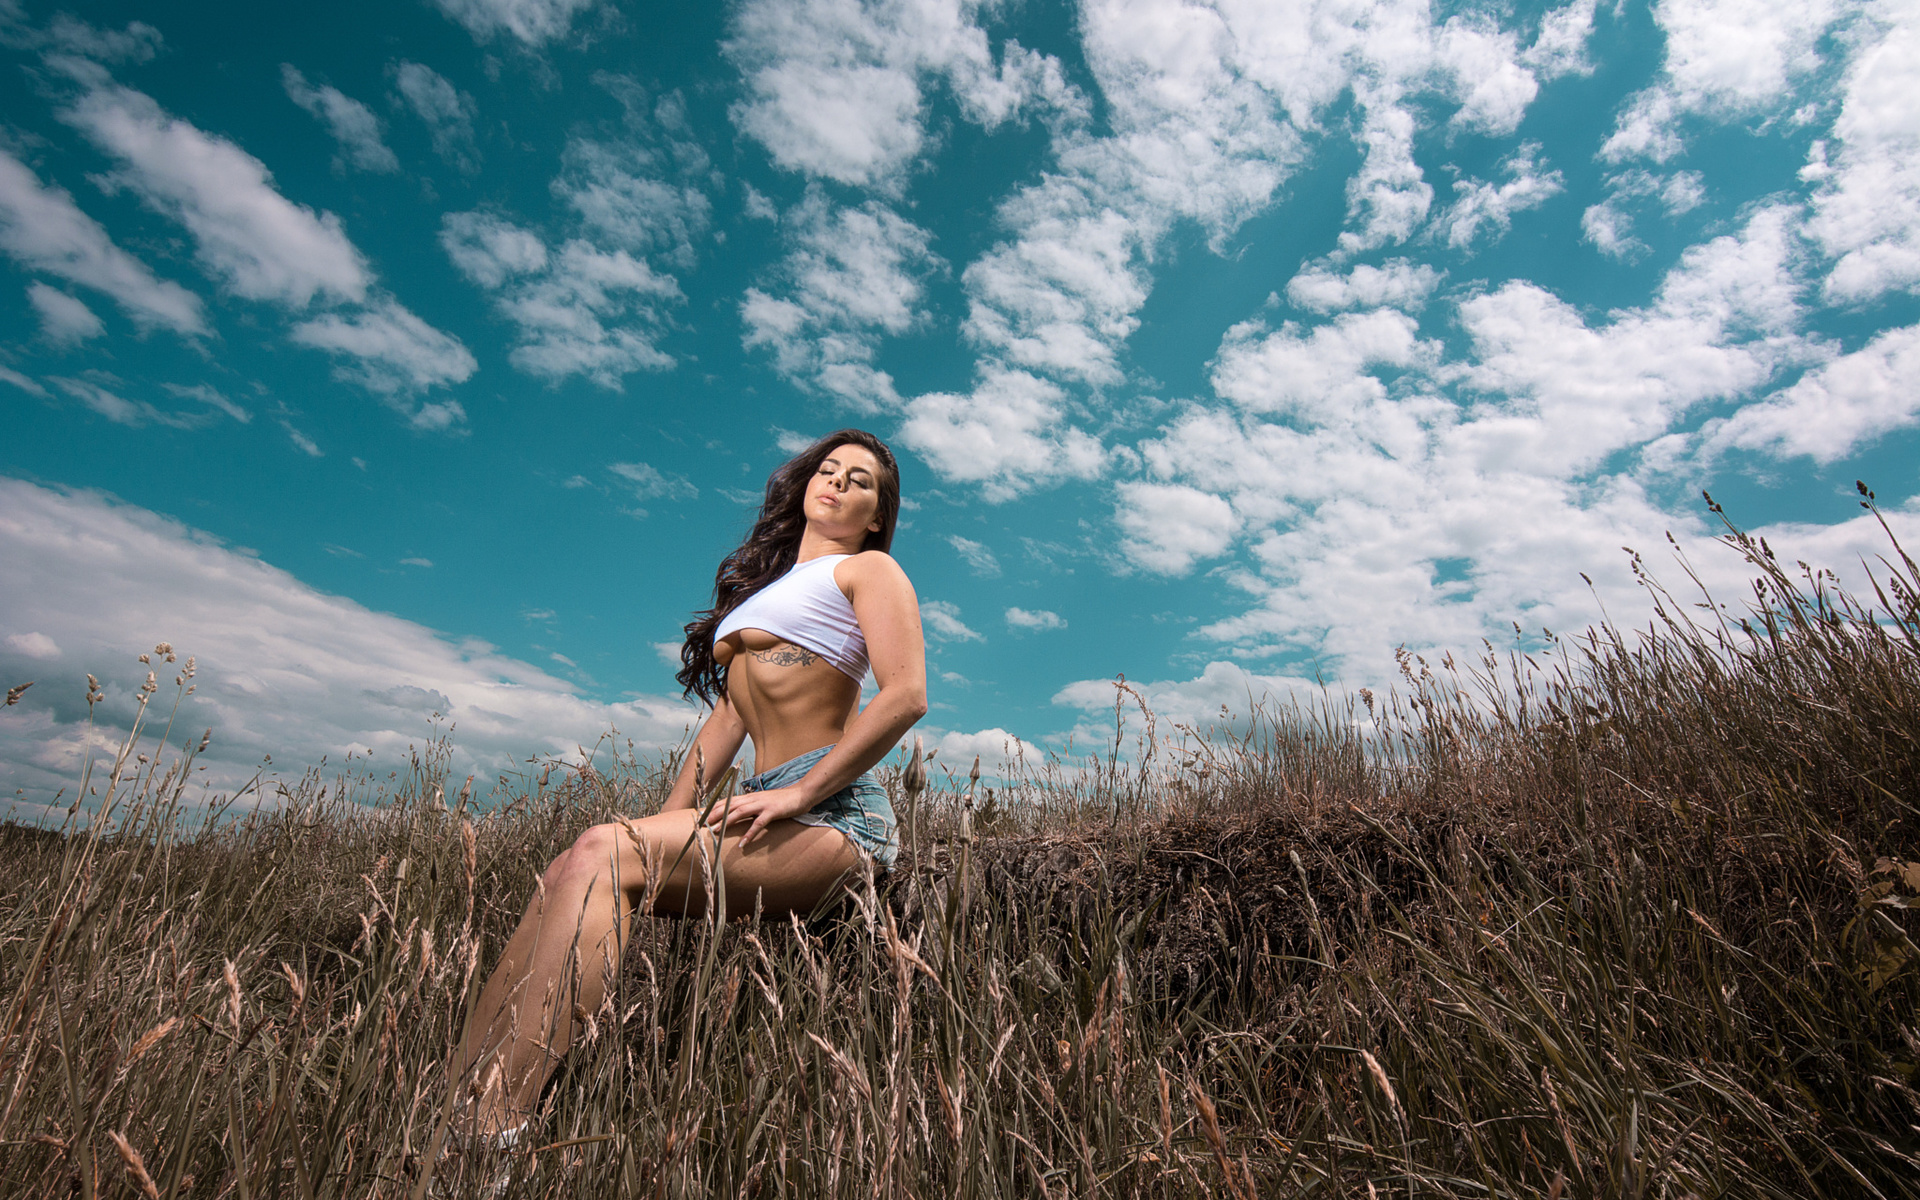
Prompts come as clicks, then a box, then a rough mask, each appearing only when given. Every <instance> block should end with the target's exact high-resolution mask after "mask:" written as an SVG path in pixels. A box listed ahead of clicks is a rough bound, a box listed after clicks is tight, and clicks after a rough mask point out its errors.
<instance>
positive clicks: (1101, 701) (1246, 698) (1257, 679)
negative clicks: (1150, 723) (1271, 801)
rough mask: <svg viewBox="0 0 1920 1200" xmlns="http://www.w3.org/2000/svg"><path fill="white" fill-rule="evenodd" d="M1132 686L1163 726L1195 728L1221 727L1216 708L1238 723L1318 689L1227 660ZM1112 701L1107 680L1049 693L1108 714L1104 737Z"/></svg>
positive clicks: (1303, 681) (1064, 701)
mask: <svg viewBox="0 0 1920 1200" xmlns="http://www.w3.org/2000/svg"><path fill="white" fill-rule="evenodd" d="M1130 682H1132V681H1130ZM1133 686H1134V687H1136V688H1138V689H1139V690H1140V693H1141V694H1142V695H1144V696H1145V697H1146V698H1147V707H1148V708H1150V709H1152V710H1153V714H1154V716H1156V717H1158V718H1159V719H1160V720H1161V721H1162V722H1163V723H1173V722H1178V723H1179V724H1182V725H1189V726H1192V727H1193V728H1196V729H1205V728H1206V727H1207V726H1209V725H1222V724H1225V723H1226V720H1225V718H1224V717H1223V715H1222V710H1226V711H1227V712H1229V713H1232V714H1233V715H1235V716H1237V717H1238V718H1240V719H1241V721H1242V722H1244V720H1245V718H1246V715H1247V711H1248V710H1249V709H1250V708H1252V707H1253V706H1254V705H1257V704H1272V703H1274V702H1276V701H1277V702H1280V703H1285V702H1286V701H1287V700H1289V699H1291V698H1293V697H1295V696H1312V695H1314V694H1316V693H1317V692H1318V691H1319V685H1318V684H1317V683H1316V682H1315V681H1313V680H1311V679H1302V678H1299V677H1297V676H1290V675H1262V674H1257V673H1255V672H1252V671H1249V670H1247V669H1246V668H1245V667H1243V666H1241V665H1240V664H1238V663H1231V662H1211V663H1208V664H1207V666H1206V668H1205V669H1204V670H1203V671H1201V672H1200V674H1199V675H1197V676H1195V677H1194V678H1192V679H1162V680H1155V681H1154V682H1151V683H1140V682H1133ZM1113 697H1114V682H1113V680H1111V679H1082V680H1079V681H1077V682H1074V683H1070V684H1068V685H1067V686H1065V687H1063V688H1061V689H1060V690H1059V691H1058V692H1056V693H1055V694H1054V697H1053V702H1054V703H1055V704H1057V705H1060V706H1061V707H1063V708H1076V709H1079V710H1080V711H1081V712H1084V713H1088V714H1099V713H1102V712H1105V713H1107V714H1109V720H1108V721H1107V728H1106V736H1108V737H1112V736H1113V725H1112V721H1111V714H1112V712H1113Z"/></svg>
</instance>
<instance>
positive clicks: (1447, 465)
mask: <svg viewBox="0 0 1920 1200" xmlns="http://www.w3.org/2000/svg"><path fill="white" fill-rule="evenodd" d="M1796 215H1797V211H1796V210H1795V209H1793V208H1791V207H1775V208H1768V209H1761V210H1759V211H1757V212H1755V213H1754V214H1753V215H1752V216H1751V217H1750V218H1749V220H1748V222H1747V224H1746V226H1745V227H1744V228H1743V229H1742V230H1741V231H1740V232H1739V233H1738V234H1736V235H1730V236H1726V237H1721V238H1716V239H1714V240H1712V241H1710V242H1707V243H1704V244H1702V245H1699V246H1696V247H1694V248H1693V249H1692V250H1690V251H1689V252H1688V253H1687V254H1685V255H1683V256H1682V259H1681V261H1680V263H1679V264H1678V265H1677V266H1676V267H1675V268H1674V269H1672V270H1671V271H1669V272H1668V274H1667V276H1666V278H1665V280H1664V281H1663V283H1662V284H1661V287H1660V289H1659V291H1658V293H1657V295H1656V296H1655V297H1654V299H1653V301H1652V302H1651V303H1649V304H1648V305H1646V306H1645V307H1643V308H1639V309H1629V310H1624V311H1620V312H1615V313H1612V314H1609V315H1608V317H1607V318H1606V319H1605V320H1604V321H1595V322H1592V323H1589V321H1588V320H1587V319H1584V318H1583V317H1582V316H1581V315H1580V314H1578V313H1577V312H1576V311H1575V310H1574V309H1573V308H1572V307H1571V306H1570V305H1568V304H1566V303H1565V302H1564V301H1562V300H1560V299H1559V298H1557V297H1555V296H1553V295H1551V294H1549V293H1547V292H1546V291H1544V290H1543V289H1541V288H1538V287H1537V286H1535V285H1532V284H1528V283H1523V282H1512V283H1508V284H1506V285H1505V286H1503V287H1500V288H1498V289H1497V290H1495V291H1493V292H1490V293H1487V294H1484V295H1481V296H1477V297H1474V298H1472V299H1469V300H1467V301H1466V302H1465V303H1463V304H1462V305H1461V306H1460V308H1459V323H1460V327H1461V328H1462V329H1463V331H1464V332H1465V333H1466V335H1467V343H1468V344H1467V346H1466V347H1465V349H1466V351H1467V353H1466V354H1465V356H1464V357H1462V358H1460V359H1458V360H1448V359H1445V358H1443V357H1442V356H1441V355H1440V353H1439V350H1438V347H1437V346H1436V347H1431V348H1427V347H1424V346H1423V345H1422V344H1421V343H1419V342H1418V341H1417V340H1415V339H1414V335H1413V334H1412V331H1411V329H1410V327H1407V326H1403V327H1402V329H1403V332H1400V333H1396V332H1395V330H1394V324H1393V323H1394V322H1405V321H1407V318H1405V317H1404V316H1402V315H1401V314H1398V313H1393V312H1390V311H1387V310H1376V311H1374V312H1366V313H1348V314H1344V315H1342V316H1341V317H1338V318H1335V319H1333V320H1331V321H1328V322H1326V323H1325V324H1323V325H1320V326H1318V327H1316V328H1313V329H1301V328H1298V327H1294V326H1291V325H1289V326H1286V327H1283V328H1282V329H1281V330H1279V331H1277V332H1275V333H1272V334H1267V333H1265V332H1264V330H1263V329H1262V327H1261V326H1259V325H1258V324H1255V323H1248V324H1246V325H1243V326H1240V327H1236V329H1235V330H1234V331H1233V332H1232V333H1231V334H1230V335H1229V336H1228V337H1227V338H1226V339H1225V340H1224V341H1223V345H1222V350H1221V354H1220V357H1219V359H1218V361H1217V362H1216V366H1215V387H1216V390H1217V391H1218V392H1219V393H1220V394H1221V395H1222V397H1223V398H1225V399H1227V400H1229V401H1231V402H1232V405H1233V407H1232V408H1209V407H1205V406H1202V405H1200V404H1193V405H1190V406H1188V407H1186V408H1185V409H1183V410H1182V411H1181V412H1180V413H1179V415H1178V416H1177V417H1176V418H1175V419H1173V420H1172V421H1171V422H1170V423H1169V424H1167V425H1166V426H1164V427H1163V428H1162V430H1161V434H1160V436H1159V437H1158V438H1156V439H1153V440H1150V441H1149V442H1147V443H1146V444H1144V445H1142V446H1141V448H1140V452H1141V456H1142V459H1143V462H1144V464H1145V466H1146V468H1147V470H1148V472H1149V474H1150V476H1151V478H1152V480H1153V482H1152V483H1143V484H1136V485H1134V486H1135V487H1137V488H1140V489H1141V490H1140V491H1138V492H1137V493H1135V494H1134V495H1132V496H1127V495H1126V493H1124V492H1123V497H1124V499H1123V504H1122V507H1121V509H1120V511H1119V512H1118V513H1116V524H1117V525H1118V527H1119V529H1120V532H1121V534H1122V551H1123V553H1125V554H1127V555H1128V556H1129V557H1130V558H1131V559H1132V560H1133V561H1134V562H1135V563H1137V564H1138V565H1140V566H1142V567H1145V568H1147V569H1153V570H1160V571H1168V572H1179V571H1185V570H1190V569H1192V567H1193V565H1194V564H1195V563H1197V562H1198V561H1200V560H1201V559H1203V558H1205V557H1207V555H1208V553H1224V552H1225V551H1226V550H1227V549H1228V548H1229V546H1230V545H1231V543H1232V542H1233V541H1234V540H1236V539H1237V540H1239V541H1241V542H1243V543H1244V544H1246V545H1247V546H1248V548H1249V553H1248V555H1247V557H1246V558H1245V559H1243V560H1238V561H1235V562H1232V563H1229V564H1227V565H1225V566H1223V567H1221V568H1219V570H1218V572H1217V577H1218V578H1219V580H1220V581H1221V582H1222V583H1223V584H1225V585H1226V586H1228V587H1230V588H1233V589H1236V590H1238V591H1240V592H1243V593H1244V594H1246V595H1247V597H1248V598H1249V603H1248V606H1247V608H1246V609H1245V610H1244V611H1242V612H1240V613H1238V614H1236V615H1233V616H1229V617H1227V618H1226V619H1223V620H1219V621H1216V622H1214V623H1212V624H1211V625H1208V626H1206V627H1204V628H1202V629H1201V630H1199V631H1198V635H1199V636H1200V637H1202V638H1205V639H1208V640H1211V641H1215V642H1218V643H1220V644H1221V645H1222V647H1223V648H1224V649H1226V650H1227V653H1226V654H1224V655H1223V657H1231V658H1233V659H1235V660H1239V661H1250V660H1258V659H1260V658H1263V657H1269V656H1289V657H1293V658H1296V659H1301V658H1308V657H1311V659H1312V661H1314V662H1315V663H1316V664H1318V666H1319V669H1322V670H1324V671H1325V672H1326V673H1327V674H1328V675H1329V677H1338V678H1340V679H1341V680H1342V681H1343V682H1344V683H1346V684H1349V685H1354V684H1358V683H1369V682H1370V683H1374V684H1376V685H1377V684H1382V683H1389V682H1391V680H1392V677H1393V674H1394V664H1393V662H1392V660H1391V658H1390V656H1389V653H1388V652H1389V650H1390V648H1391V647H1393V646H1395V645H1398V644H1402V643H1404V644H1406V645H1408V646H1410V647H1413V648H1415V649H1421V648H1426V647H1437V646H1445V647H1456V648H1458V647H1466V646H1469V645H1471V644H1473V643H1474V642H1475V641H1476V640H1477V639H1479V638H1480V637H1482V636H1486V637H1492V638H1495V639H1496V641H1498V640H1499V634H1500V630H1501V629H1502V628H1503V627H1505V628H1506V629H1507V636H1508V637H1511V633H1512V631H1511V627H1510V626H1507V625H1506V624H1505V623H1506V622H1510V621H1518V622H1521V623H1523V624H1524V625H1525V626H1526V627H1528V628H1529V629H1531V630H1537V629H1538V628H1540V627H1541V626H1542V625H1546V626H1550V627H1552V628H1555V629H1562V630H1566V629H1577V628H1579V627H1581V626H1583V625H1585V624H1586V623H1587V622H1589V621H1592V620H1594V619H1596V618H1597V617H1598V615H1599V610H1598V608H1597V607H1596V601H1595V598H1594V597H1593V596H1592V595H1590V594H1589V593H1588V590H1587V585H1586V584H1585V583H1584V582H1583V581H1582V579H1581V578H1580V572H1582V571H1585V572H1587V573H1588V574H1589V575H1591V576H1592V577H1593V579H1594V584H1595V588H1596V589H1597V591H1598V593H1599V601H1600V602H1602V603H1605V604H1606V605H1608V606H1609V607H1610V608H1611V609H1612V611H1613V612H1614V614H1615V616H1616V617H1620V616H1621V615H1622V614H1627V613H1631V612H1637V611H1641V605H1642V602H1643V598H1642V596H1641V593H1640V592H1639V590H1638V587H1637V585H1636V583H1635V581H1634V579H1633V578H1632V576H1631V574H1630V573H1629V572H1628V571H1626V570H1625V569H1624V564H1623V561H1622V559H1623V556H1622V555H1621V554H1620V551H1619V547H1620V546H1622V545H1634V546H1638V547H1641V548H1648V549H1651V548H1653V547H1655V546H1656V545H1657V544H1658V543H1659V542H1660V541H1661V539H1662V535H1663V534H1664V532H1665V531H1667V530H1669V529H1671V530H1673V531H1674V532H1675V534H1676V536H1677V537H1679V538H1680V539H1681V542H1682V544H1683V546H1686V547H1687V548H1688V550H1689V553H1690V554H1691V555H1693V556H1694V558H1695V559H1696V561H1698V560H1699V559H1700V558H1701V557H1702V554H1701V550H1702V546H1703V544H1704V543H1705V537H1704V535H1706V534H1707V533H1708V532H1710V531H1708V530H1706V529H1705V528H1704V527H1703V526H1702V525H1701V523H1700V522H1699V521H1698V520H1697V519H1696V518H1694V517H1693V516H1691V515H1688V514H1685V513H1680V514H1675V513H1672V512H1669V511H1666V510H1665V509H1663V508H1662V507H1661V506H1660V504H1658V503H1657V502H1656V500H1655V499H1654V498H1653V497H1652V496H1650V495H1649V494H1648V492H1647V489H1646V487H1645V486H1644V485H1643V484H1642V483H1641V482H1640V481H1639V479H1638V478H1637V477H1636V475H1635V474H1634V470H1635V468H1634V466H1633V462H1634V459H1633V452H1634V451H1636V450H1639V449H1641V448H1645V447H1649V446H1651V445H1652V444H1653V443H1655V442H1656V441H1658V440H1660V439H1663V438H1667V437H1669V436H1671V435H1673V434H1674V432H1675V430H1676V429H1678V428H1683V422H1684V420H1685V419H1686V418H1687V417H1689V416H1690V415H1691V414H1694V413H1696V412H1698V411H1699V410H1700V409H1701V408H1702V407H1704V406H1705V405H1706V404H1708V403H1710V402H1716V401H1718V402H1738V401H1739V400H1740V399H1742V398H1744V397H1746V396H1749V395H1752V394H1753V393H1755V392H1756V391H1757V390H1759V389H1761V388H1764V387H1765V386H1766V385H1767V384H1768V382H1769V381H1770V380H1772V379H1773V378H1774V377H1775V376H1776V374H1777V373H1778V372H1780V371H1781V370H1782V369H1784V368H1785V367H1788V366H1791V365H1794V364H1799V363H1806V362H1809V361H1817V360H1818V358H1819V356H1820V354H1821V353H1822V350H1821V348H1820V347H1819V345H1818V344H1815V343H1810V342H1809V341H1808V340H1807V339H1806V338H1805V337H1804V335H1802V334H1800V333H1799V332H1798V322H1799V319H1800V315H1801V312H1800V308H1799V305H1798V302H1797V296H1798V293H1799V289H1800V286H1801V276H1800V275H1799V274H1797V272H1796V265H1795V264H1796V255H1797V243H1796V239H1795V236H1794V233H1795V221H1794V218H1795V216H1796ZM1362 322H1365V323H1366V324H1365V325H1363V324H1362ZM1343 323H1345V324H1344V327H1343ZM1399 364H1405V365H1399ZM1381 367H1385V368H1387V369H1386V371H1384V372H1382V371H1381V370H1380V368H1381ZM1315 372H1319V373H1320V374H1318V375H1316V374H1315ZM1376 375H1377V376H1378V377H1373V378H1369V377H1370V376H1376ZM1303 381H1304V382H1303ZM1329 391H1331V392H1333V393H1335V394H1338V395H1340V396H1341V397H1342V398H1343V399H1342V401H1341V403H1338V404H1329V403H1325V402H1324V401H1323V400H1322V396H1323V394H1324V393H1327V392H1329ZM1449 392H1453V393H1455V394H1453V395H1449V394H1448V393H1449ZM1274 413H1278V414H1280V415H1281V416H1282V417H1283V418H1284V419H1283V420H1278V421H1276V420H1274V419H1272V417H1271V416H1270V415H1269V414H1274ZM1623 452H1626V453H1625V454H1624V455H1623ZM1623 463H1624V464H1625V465H1624V466H1623V465H1622V464H1623ZM1148 487H1154V488H1166V489H1170V490H1167V491H1162V492H1152V491H1146V490H1145V489H1146V488H1148ZM1171 489H1180V490H1171ZM1714 569H1715V570H1721V568H1720V567H1716V568H1714ZM1729 570H1731V568H1729ZM1733 574H1737V572H1733ZM1725 577H1730V576H1716V579H1724V578H1725ZM1106 702H1107V703H1111V693H1110V691H1109V693H1108V695H1107V698H1106Z"/></svg>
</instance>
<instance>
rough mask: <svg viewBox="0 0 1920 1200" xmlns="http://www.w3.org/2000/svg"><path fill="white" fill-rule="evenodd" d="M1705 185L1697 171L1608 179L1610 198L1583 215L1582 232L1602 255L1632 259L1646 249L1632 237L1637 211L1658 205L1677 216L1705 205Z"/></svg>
mask: <svg viewBox="0 0 1920 1200" xmlns="http://www.w3.org/2000/svg"><path fill="white" fill-rule="evenodd" d="M1706 198H1707V192H1706V184H1705V182H1704V180H1703V179H1702V177H1701V175H1700V172H1698V171H1675V172H1673V173H1672V174H1671V175H1666V176H1660V175H1655V174H1653V173H1651V172H1649V171H1643V170H1640V169H1638V168H1636V169H1634V170H1631V171H1621V172H1619V173H1617V174H1615V175H1612V176H1609V177H1608V179H1607V197H1606V199H1604V200H1602V201H1601V202H1600V203H1598V204H1594V205H1590V206H1588V208H1587V210H1586V211H1585V212H1584V213H1582V214H1581V217H1580V230H1581V233H1582V235H1583V237H1584V238H1585V240H1586V241H1588V242H1591V243H1593V245H1594V247H1595V248H1596V249H1598V250H1599V251H1600V252H1601V253H1602V254H1606V255H1609V256H1611V257H1613V258H1630V257H1632V256H1634V255H1636V254H1638V253H1639V252H1641V251H1643V250H1645V249H1646V243H1644V242H1642V241H1641V240H1640V239H1639V238H1637V237H1634V236H1633V232H1632V230H1633V222H1634V214H1635V210H1636V209H1638V208H1641V207H1644V206H1645V204H1646V203H1648V202H1650V201H1652V202H1658V203H1659V205H1660V206H1661V207H1662V208H1664V209H1665V210H1666V212H1667V215H1668V216H1678V215H1679V214H1680V213H1684V212H1689V211H1691V210H1693V209H1695V208H1698V207H1699V206H1700V205H1701V204H1702V203H1704V202H1705V201H1706Z"/></svg>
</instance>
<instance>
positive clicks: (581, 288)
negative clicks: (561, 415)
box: [440, 212, 681, 391]
mask: <svg viewBox="0 0 1920 1200" xmlns="http://www.w3.org/2000/svg"><path fill="white" fill-rule="evenodd" d="M440 244H441V246H442V247H443V248H444V249H445V250H446V251H447V255H448V257H449V258H451V259H452V260H453V263H454V265H455V266H456V267H458V268H459V269H460V270H461V272H462V273H464V274H465V275H466V276H467V278H469V279H471V280H473V281H474V282H475V283H477V284H479V285H481V286H482V287H485V288H488V289H489V290H491V291H493V292H494V293H495V295H494V307H495V309H496V310H497V311H499V312H500V314H501V315H502V316H505V317H506V318H507V319H508V320H510V321H512V322H513V323H514V324H515V325H516V326H517V327H518V329H519V339H518V344H517V345H516V346H515V347H514V349H513V352H512V354H511V355H510V359H511V361H512V362H513V364H514V366H516V367H518V368H520V369H521V370H522V371H525V372H527V373H528V374H530V375H537V376H540V377H542V378H545V379H547V380H549V381H552V382H558V381H560V380H562V379H565V378H567V377H568V376H570V375H584V376H585V377H586V378H588V379H590V380H592V381H593V382H594V383H597V384H599V385H600V386H601V387H604V388H607V389H609V390H612V391H619V390H620V389H621V386H622V385H621V380H622V379H623V378H624V377H625V376H627V375H630V374H632V373H633V372H635V371H639V370H655V371H658V370H665V369H666V368H668V367H671V366H672V365H673V359H672V358H671V357H669V356H668V355H667V354H666V353H665V352H663V351H661V350H660V349H659V348H658V347H657V346H656V345H655V341H656V339H657V337H658V334H657V332H656V328H657V326H658V325H659V323H660V319H661V317H660V312H661V310H660V306H661V305H662V304H665V303H671V302H675V301H678V300H679V299H680V298H681V293H680V285H679V284H678V283H677V282H675V280H674V278H673V277H672V276H670V275H663V274H660V273H658V272H656V271H654V270H653V268H651V267H649V266H648V265H647V264H646V263H645V262H644V261H642V260H640V259H637V258H634V257H633V256H632V255H630V254H628V253H627V252H626V251H625V250H617V251H614V252H612V253H607V252H604V251H602V250H599V249H597V248H595V247H594V246H593V245H592V244H591V243H589V242H586V241H583V240H577V239H576V240H574V241H569V242H567V243H566V244H565V245H563V246H561V247H560V249H559V250H558V251H557V252H552V253H550V252H549V251H548V250H547V247H546V244H545V243H544V242H543V241H541V240H540V238H539V236H538V235H536V234H534V233H533V232H532V231H531V230H528V229H524V228H521V227H520V226H517V225H514V224H513V223H512V222H510V221H507V220H505V219H503V218H500V217H496V216H493V215H491V214H488V213H479V212H473V213H448V214H447V215H446V216H445V217H444V218H442V221H441V229H440Z"/></svg>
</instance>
